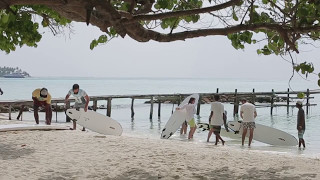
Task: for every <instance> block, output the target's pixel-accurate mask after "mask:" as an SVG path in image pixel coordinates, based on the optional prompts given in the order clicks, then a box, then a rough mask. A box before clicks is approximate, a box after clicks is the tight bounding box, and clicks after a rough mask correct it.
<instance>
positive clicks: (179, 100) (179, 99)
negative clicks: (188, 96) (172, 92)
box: [178, 95, 181, 106]
mask: <svg viewBox="0 0 320 180" xmlns="http://www.w3.org/2000/svg"><path fill="white" fill-rule="evenodd" d="M180 103H181V95H179V98H178V106H180Z"/></svg>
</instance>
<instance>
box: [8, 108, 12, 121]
mask: <svg viewBox="0 0 320 180" xmlns="http://www.w3.org/2000/svg"><path fill="white" fill-rule="evenodd" d="M11 108H12V106H11V105H10V106H9V120H11Z"/></svg>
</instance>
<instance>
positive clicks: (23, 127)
mask: <svg viewBox="0 0 320 180" xmlns="http://www.w3.org/2000/svg"><path fill="white" fill-rule="evenodd" d="M69 129H70V127H69V126H65V125H60V124H59V125H58V124H57V125H55V124H51V125H46V124H6V125H0V132H7V131H30V130H40V131H41V130H42V131H49V130H69Z"/></svg>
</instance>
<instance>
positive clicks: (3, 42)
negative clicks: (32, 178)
mask: <svg viewBox="0 0 320 180" xmlns="http://www.w3.org/2000/svg"><path fill="white" fill-rule="evenodd" d="M36 17H40V18H38V19H36ZM72 21H75V22H85V23H87V24H89V23H90V24H91V25H93V26H96V27H98V28H99V29H100V30H101V31H102V32H105V34H104V35H101V36H100V37H99V38H97V39H95V40H93V41H92V43H91V44H90V48H91V49H93V48H94V47H96V46H97V45H98V44H99V43H106V42H107V41H108V40H110V39H112V38H115V37H122V38H124V37H125V36H130V37H131V38H132V39H134V40H136V41H139V42H147V41H150V40H153V41H158V42H172V41H177V40H186V39H190V38H197V37H205V36H216V35H222V36H227V37H228V39H230V41H231V43H232V46H233V47H234V48H235V49H243V48H244V47H245V45H246V44H253V43H257V42H259V43H260V44H262V48H261V49H258V50H257V53H258V54H264V55H270V54H276V55H285V54H288V53H292V52H293V53H299V50H300V47H301V45H303V44H308V43H314V42H317V41H318V40H319V38H320V24H319V21H320V1H318V0H291V1H289V0H0V29H1V31H2V34H0V49H1V50H2V51H5V52H7V53H10V52H11V51H14V50H15V49H16V47H19V46H20V47H21V46H23V45H27V46H31V47H37V43H38V42H39V41H40V40H41V37H42V36H41V34H40V33H39V26H43V27H45V28H49V29H50V30H51V31H52V32H53V33H54V34H58V33H60V32H63V28H65V27H68V24H69V23H70V22H72ZM292 65H293V68H294V70H295V71H296V72H300V73H302V74H305V75H306V76H308V74H310V73H314V67H313V64H312V63H307V62H303V63H300V64H296V63H294V62H293V61H292ZM318 76H319V81H318V84H319V86H320V74H318Z"/></svg>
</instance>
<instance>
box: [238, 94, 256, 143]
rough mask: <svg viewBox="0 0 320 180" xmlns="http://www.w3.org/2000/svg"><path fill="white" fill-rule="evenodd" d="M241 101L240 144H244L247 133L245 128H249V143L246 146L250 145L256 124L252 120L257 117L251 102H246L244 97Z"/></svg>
mask: <svg viewBox="0 0 320 180" xmlns="http://www.w3.org/2000/svg"><path fill="white" fill-rule="evenodd" d="M241 102H242V105H241V108H240V116H241V118H242V119H243V122H242V127H243V133H242V146H243V145H244V140H245V138H246V135H247V130H248V129H250V135H249V144H248V146H249V147H250V146H251V142H252V138H253V131H254V129H255V128H256V124H255V122H254V120H255V118H256V117H257V111H256V107H255V106H254V105H253V104H251V103H249V102H247V100H246V99H242V100H241Z"/></svg>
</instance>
